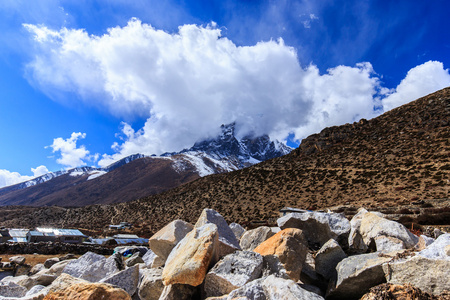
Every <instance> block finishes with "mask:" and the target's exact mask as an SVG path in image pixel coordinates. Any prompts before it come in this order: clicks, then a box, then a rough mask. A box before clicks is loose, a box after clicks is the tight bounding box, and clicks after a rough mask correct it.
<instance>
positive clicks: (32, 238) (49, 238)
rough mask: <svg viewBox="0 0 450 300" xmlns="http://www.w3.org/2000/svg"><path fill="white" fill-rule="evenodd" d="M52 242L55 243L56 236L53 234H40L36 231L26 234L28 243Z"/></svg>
mask: <svg viewBox="0 0 450 300" xmlns="http://www.w3.org/2000/svg"><path fill="white" fill-rule="evenodd" d="M54 241H56V236H55V234H54V233H53V232H40V231H37V230H30V231H29V232H28V233H27V242H28V243H39V242H54Z"/></svg>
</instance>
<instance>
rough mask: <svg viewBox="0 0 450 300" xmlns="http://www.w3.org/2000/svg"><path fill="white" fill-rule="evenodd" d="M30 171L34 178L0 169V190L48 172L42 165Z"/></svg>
mask: <svg viewBox="0 0 450 300" xmlns="http://www.w3.org/2000/svg"><path fill="white" fill-rule="evenodd" d="M31 171H32V172H33V175H34V176H27V175H20V173H18V172H11V171H8V170H5V169H0V188H2V187H5V186H10V185H14V184H18V183H21V182H24V181H28V180H31V179H33V178H35V177H39V176H41V175H44V174H47V173H48V172H49V171H48V169H47V167H46V166H43V165H41V166H39V167H36V168H31Z"/></svg>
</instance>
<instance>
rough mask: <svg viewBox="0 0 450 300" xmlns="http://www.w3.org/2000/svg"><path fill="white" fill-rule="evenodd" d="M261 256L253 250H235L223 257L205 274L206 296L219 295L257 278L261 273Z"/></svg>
mask: <svg viewBox="0 0 450 300" xmlns="http://www.w3.org/2000/svg"><path fill="white" fill-rule="evenodd" d="M262 266H263V257H262V256H261V255H260V254H258V253H255V252H250V251H236V252H235V253H232V254H228V255H227V256H225V257H223V258H222V259H221V260H220V261H219V262H218V263H217V264H216V265H215V266H214V267H213V268H212V269H211V270H210V271H209V272H208V274H207V275H206V278H205V293H206V296H207V297H212V296H221V295H225V294H228V293H230V292H231V291H232V290H234V289H236V288H238V287H241V286H243V285H245V284H246V283H247V282H249V281H252V280H255V279H257V278H258V277H259V276H260V275H261V271H262Z"/></svg>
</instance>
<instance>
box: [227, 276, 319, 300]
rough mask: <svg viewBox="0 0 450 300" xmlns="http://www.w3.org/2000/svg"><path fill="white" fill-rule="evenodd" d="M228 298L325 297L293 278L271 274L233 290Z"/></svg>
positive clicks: (299, 299)
mask: <svg viewBox="0 0 450 300" xmlns="http://www.w3.org/2000/svg"><path fill="white" fill-rule="evenodd" d="M226 299H228V300H231V299H257V300H278V299H287V300H289V299H292V300H294V299H295V300H323V299H324V298H323V297H321V296H319V295H317V294H316V293H313V292H309V291H307V290H305V289H302V288H301V287H300V286H299V285H298V284H297V283H296V282H294V281H293V280H290V279H283V278H279V277H276V276H274V275H271V276H269V277H267V278H264V279H258V280H254V281H252V282H249V283H247V284H246V285H244V286H243V287H241V288H239V289H236V290H234V291H232V292H231V293H230V294H229V295H228V297H227V298H226Z"/></svg>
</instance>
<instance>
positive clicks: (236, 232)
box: [230, 223, 245, 241]
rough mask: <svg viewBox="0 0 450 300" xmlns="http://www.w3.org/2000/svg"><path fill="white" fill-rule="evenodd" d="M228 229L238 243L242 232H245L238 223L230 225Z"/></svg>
mask: <svg viewBox="0 0 450 300" xmlns="http://www.w3.org/2000/svg"><path fill="white" fill-rule="evenodd" d="M230 229H231V231H233V233H234V236H235V237H236V239H237V240H238V241H240V239H241V237H242V235H243V234H244V232H245V229H244V227H242V226H241V225H239V224H238V223H231V224H230Z"/></svg>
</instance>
